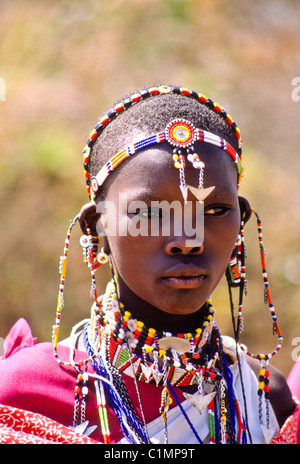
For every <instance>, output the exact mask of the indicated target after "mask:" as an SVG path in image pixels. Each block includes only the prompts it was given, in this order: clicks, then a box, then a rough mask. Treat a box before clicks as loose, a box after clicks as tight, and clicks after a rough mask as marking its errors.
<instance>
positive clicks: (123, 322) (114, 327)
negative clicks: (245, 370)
mask: <svg viewBox="0 0 300 464" xmlns="http://www.w3.org/2000/svg"><path fill="white" fill-rule="evenodd" d="M213 327H214V309H213V307H212V303H211V301H210V300H209V301H208V302H207V316H206V318H205V321H204V323H203V325H202V327H201V328H198V329H197V330H195V332H194V333H186V334H183V333H181V334H173V333H171V332H158V331H156V330H155V329H153V328H147V327H146V326H145V324H144V323H143V322H141V321H138V320H136V319H134V318H133V317H132V316H131V314H130V312H129V311H125V310H124V306H123V305H122V303H120V304H119V303H118V300H117V297H116V293H115V290H114V284H113V283H112V282H111V283H110V284H109V285H108V288H107V292H106V294H105V295H104V297H103V299H102V301H101V307H100V306H99V307H98V306H97V305H96V304H94V305H93V308H92V314H91V323H90V326H89V332H88V340H89V343H90V345H91V346H92V347H93V350H94V352H100V351H101V348H103V344H106V345H107V346H106V349H105V351H106V353H107V360H108V362H109V363H111V364H112V365H113V366H114V367H116V368H117V369H119V370H120V371H121V372H124V373H126V374H127V375H130V376H134V377H136V378H137V379H138V380H139V381H143V382H147V383H150V382H152V383H153V382H155V383H156V384H158V383H159V382H160V381H162V377H163V373H162V367H161V366H164V365H165V367H168V375H167V377H168V380H169V381H170V382H171V383H172V385H174V386H187V385H191V384H195V383H197V382H198V380H199V377H200V376H204V377H207V378H213V379H215V378H216V377H217V374H216V371H215V369H214V368H213V367H212V366H206V367H205V366H204V365H203V364H202V365H201V361H203V357H205V356H206V355H203V354H201V353H202V352H203V349H204V346H205V344H206V342H207V340H208V339H209V336H210V334H211V331H212V329H213ZM213 364H215V361H214V363H213Z"/></svg>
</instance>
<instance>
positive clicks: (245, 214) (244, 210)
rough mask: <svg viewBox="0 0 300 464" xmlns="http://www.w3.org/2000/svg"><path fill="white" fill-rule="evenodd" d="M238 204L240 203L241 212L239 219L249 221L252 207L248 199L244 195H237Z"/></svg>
mask: <svg viewBox="0 0 300 464" xmlns="http://www.w3.org/2000/svg"><path fill="white" fill-rule="evenodd" d="M239 204H240V212H241V219H243V221H244V223H245V224H246V222H248V221H249V219H250V217H251V214H252V209H251V206H250V203H249V201H248V200H247V199H246V198H244V197H239Z"/></svg>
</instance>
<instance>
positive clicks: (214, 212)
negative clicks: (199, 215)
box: [204, 206, 230, 216]
mask: <svg viewBox="0 0 300 464" xmlns="http://www.w3.org/2000/svg"><path fill="white" fill-rule="evenodd" d="M229 210H230V208H229V207H228V206H209V207H207V209H205V211H204V214H206V215H210V216H224V215H225V214H226V213H227V212H228V211H229Z"/></svg>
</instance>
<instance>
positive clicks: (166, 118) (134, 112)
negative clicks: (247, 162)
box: [89, 89, 240, 178]
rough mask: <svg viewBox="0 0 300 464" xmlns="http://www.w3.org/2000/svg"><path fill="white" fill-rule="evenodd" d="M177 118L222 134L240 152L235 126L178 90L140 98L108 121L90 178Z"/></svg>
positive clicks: (95, 150)
mask: <svg viewBox="0 0 300 464" xmlns="http://www.w3.org/2000/svg"><path fill="white" fill-rule="evenodd" d="M142 90H143V89H140V90H137V91H136V92H141V91H142ZM131 95H132V94H131ZM126 98H128V95H127V96H124V97H123V98H122V99H120V100H118V101H117V102H115V103H114V105H112V107H111V108H110V110H112V109H113V108H115V106H116V105H117V104H118V103H120V102H122V101H124V100H125V99H126ZM110 110H108V112H110ZM108 112H106V113H104V114H107V113H108ZM104 114H103V115H104ZM103 115H102V116H101V117H100V118H99V119H98V121H100V120H101V118H102V117H103ZM177 118H180V119H187V120H188V121H190V122H191V123H192V124H194V126H195V127H197V128H200V129H203V130H206V131H209V132H212V133H214V134H216V135H218V136H219V137H222V138H223V139H225V140H226V141H227V142H228V143H230V145H232V146H233V148H234V149H235V150H236V151H237V153H240V149H239V146H238V141H237V138H236V135H235V132H234V130H233V129H232V127H231V126H230V125H229V124H228V123H227V122H226V120H225V119H224V118H223V117H222V116H221V115H220V114H219V113H217V112H216V111H214V110H213V109H211V108H210V107H209V106H207V105H205V104H204V103H202V102H201V101H200V100H199V99H195V98H192V97H191V96H186V95H182V94H177V93H166V94H159V95H156V96H153V97H150V98H147V99H145V100H140V101H138V102H137V103H135V104H133V105H132V106H130V107H129V108H128V109H126V110H124V111H122V113H121V114H120V115H118V116H117V117H115V118H114V119H113V120H112V121H111V122H109V123H108V124H107V125H106V127H105V128H104V129H103V131H102V132H101V134H100V135H99V137H98V138H97V140H96V142H95V144H94V145H93V148H92V150H91V153H90V162H89V175H90V178H91V177H93V176H95V175H96V174H97V173H98V172H99V170H100V169H101V167H102V166H103V165H104V164H105V163H106V162H107V161H108V160H109V159H110V158H111V157H112V156H113V155H115V154H116V153H118V152H119V151H120V150H122V149H123V148H125V147H127V146H128V145H130V144H131V143H133V142H135V141H137V140H139V139H141V138H145V137H148V136H150V135H152V134H155V133H157V132H160V131H162V130H164V129H165V127H166V126H167V125H168V123H170V122H171V121H172V120H173V119H177Z"/></svg>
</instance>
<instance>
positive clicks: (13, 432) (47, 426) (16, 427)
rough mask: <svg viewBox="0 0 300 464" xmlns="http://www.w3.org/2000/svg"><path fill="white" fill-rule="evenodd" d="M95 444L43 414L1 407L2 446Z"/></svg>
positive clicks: (0, 428) (0, 439)
mask: <svg viewBox="0 0 300 464" xmlns="http://www.w3.org/2000/svg"><path fill="white" fill-rule="evenodd" d="M55 443H56V444H58V443H60V444H95V443H97V442H96V441H95V440H92V439H91V438H88V437H86V436H84V435H81V434H80V433H76V432H74V431H73V430H71V429H70V428H68V427H65V426H64V425H61V424H58V423H57V422H55V421H53V420H51V419H49V418H48V417H45V416H42V415H41V414H37V413H33V412H30V411H24V410H22V409H17V408H12V407H9V406H2V405H0V444H2V445H3V444H6V445H8V444H55Z"/></svg>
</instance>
